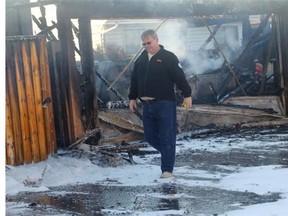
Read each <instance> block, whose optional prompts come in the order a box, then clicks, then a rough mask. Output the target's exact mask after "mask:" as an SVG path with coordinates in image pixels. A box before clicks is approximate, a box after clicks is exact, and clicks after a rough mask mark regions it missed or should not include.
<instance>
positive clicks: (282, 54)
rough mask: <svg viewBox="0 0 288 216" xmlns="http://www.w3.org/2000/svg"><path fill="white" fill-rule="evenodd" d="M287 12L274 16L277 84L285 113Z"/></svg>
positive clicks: (286, 98) (286, 97)
mask: <svg viewBox="0 0 288 216" xmlns="http://www.w3.org/2000/svg"><path fill="white" fill-rule="evenodd" d="M287 18H288V15H287V13H283V14H281V15H280V14H279V15H277V16H276V23H277V51H278V53H277V54H278V61H279V63H278V69H279V86H280V88H281V89H282V93H281V101H282V103H283V107H284V110H285V113H286V115H287V114H288V106H287V104H288V72H287V71H288V62H287V61H286V59H288V53H287V50H288V38H287V35H288V24H287Z"/></svg>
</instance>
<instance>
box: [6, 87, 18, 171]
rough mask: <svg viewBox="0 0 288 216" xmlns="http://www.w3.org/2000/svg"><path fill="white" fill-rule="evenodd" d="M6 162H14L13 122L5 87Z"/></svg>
mask: <svg viewBox="0 0 288 216" xmlns="http://www.w3.org/2000/svg"><path fill="white" fill-rule="evenodd" d="M6 163H7V164H11V165H15V164H16V152H15V139H14V134H13V122H12V116H11V104H10V100H9V92H8V88H7V87H6Z"/></svg>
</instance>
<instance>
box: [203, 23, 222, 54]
mask: <svg viewBox="0 0 288 216" xmlns="http://www.w3.org/2000/svg"><path fill="white" fill-rule="evenodd" d="M221 25H222V23H219V24H217V25H216V27H215V28H214V30H213V32H212V33H211V34H210V35H209V37H208V38H207V39H206V41H205V42H204V43H203V44H202V46H201V47H200V48H199V51H200V50H204V49H205V48H206V46H207V45H208V43H209V42H210V41H211V40H212V39H213V37H214V36H215V35H216V33H217V31H218V30H219V28H220V27H221Z"/></svg>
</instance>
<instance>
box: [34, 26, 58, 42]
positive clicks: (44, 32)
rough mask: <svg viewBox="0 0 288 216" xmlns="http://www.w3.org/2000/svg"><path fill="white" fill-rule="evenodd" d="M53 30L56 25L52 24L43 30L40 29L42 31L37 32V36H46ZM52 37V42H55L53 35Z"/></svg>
mask: <svg viewBox="0 0 288 216" xmlns="http://www.w3.org/2000/svg"><path fill="white" fill-rule="evenodd" d="M55 28H57V23H53V25H52V26H47V27H46V28H45V29H42V31H40V32H38V33H37V35H43V34H45V35H47V34H49V33H52V32H51V31H52V30H53V29H55ZM52 35H53V34H52ZM52 35H51V36H52ZM52 37H53V40H57V39H56V37H55V36H54V35H53V36H52Z"/></svg>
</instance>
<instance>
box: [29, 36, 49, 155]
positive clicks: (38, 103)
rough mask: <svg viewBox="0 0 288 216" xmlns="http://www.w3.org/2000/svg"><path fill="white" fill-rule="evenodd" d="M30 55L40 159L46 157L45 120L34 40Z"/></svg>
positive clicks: (31, 42)
mask: <svg viewBox="0 0 288 216" xmlns="http://www.w3.org/2000/svg"><path fill="white" fill-rule="evenodd" d="M30 55H31V69H32V75H33V76H32V77H33V87H34V93H35V94H34V97H35V109H36V119H37V128H38V138H39V152H40V159H41V160H45V159H47V143H46V134H45V120H44V114H43V107H42V94H41V92H42V91H41V87H42V86H41V80H40V70H39V62H38V54H37V50H36V41H35V40H31V41H30Z"/></svg>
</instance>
